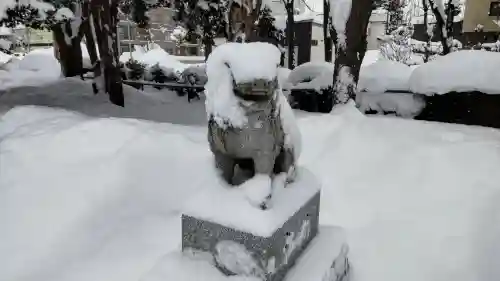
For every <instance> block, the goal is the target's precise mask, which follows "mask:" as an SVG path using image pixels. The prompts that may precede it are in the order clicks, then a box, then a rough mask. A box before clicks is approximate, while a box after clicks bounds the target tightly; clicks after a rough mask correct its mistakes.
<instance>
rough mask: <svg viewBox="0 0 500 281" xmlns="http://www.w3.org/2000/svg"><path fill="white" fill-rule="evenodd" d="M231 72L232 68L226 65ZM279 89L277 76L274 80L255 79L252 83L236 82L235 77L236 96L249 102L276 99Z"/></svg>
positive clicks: (234, 89)
mask: <svg viewBox="0 0 500 281" xmlns="http://www.w3.org/2000/svg"><path fill="white" fill-rule="evenodd" d="M226 66H227V67H228V68H229V70H231V67H230V66H229V65H228V64H226ZM278 88H279V84H278V77H277V75H276V76H275V77H274V78H272V79H266V78H255V79H252V80H250V81H244V82H236V81H235V79H234V77H233V92H234V94H235V95H236V96H237V97H239V98H241V99H243V100H248V101H266V100H270V99H272V98H273V97H274V93H275V91H276V90H277V89H278Z"/></svg>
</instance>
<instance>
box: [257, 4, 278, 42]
mask: <svg viewBox="0 0 500 281" xmlns="http://www.w3.org/2000/svg"><path fill="white" fill-rule="evenodd" d="M275 22H276V19H275V18H274V17H273V15H272V11H271V9H270V8H269V7H268V6H267V5H266V6H264V8H263V9H262V10H261V12H260V14H259V19H258V22H257V26H256V28H257V36H258V37H259V38H261V39H262V40H264V41H267V42H270V43H273V44H275V45H281V44H282V42H283V41H284V39H285V34H284V32H283V30H280V29H278V28H277V27H276V25H275Z"/></svg>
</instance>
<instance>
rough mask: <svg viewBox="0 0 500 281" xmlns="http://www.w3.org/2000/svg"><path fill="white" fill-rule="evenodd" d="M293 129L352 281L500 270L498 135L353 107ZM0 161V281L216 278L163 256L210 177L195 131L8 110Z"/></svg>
mask: <svg viewBox="0 0 500 281" xmlns="http://www.w3.org/2000/svg"><path fill="white" fill-rule="evenodd" d="M175 106H176V105H175V104H172V105H171V107H172V108H174V107H175ZM165 111H168V108H167V109H165ZM191 113H192V112H189V113H186V114H191ZM102 114H105V112H103V113H102ZM299 126H300V128H301V130H302V133H303V137H304V140H303V141H304V151H303V153H302V156H301V159H300V164H301V165H304V166H305V167H307V168H308V169H309V170H312V171H314V173H315V174H316V175H317V176H318V177H319V178H320V179H321V181H322V184H323V185H322V186H323V187H322V192H323V193H322V202H321V214H320V216H321V217H320V220H321V223H322V224H333V225H339V226H342V227H344V228H345V229H346V231H347V238H348V242H349V244H350V255H351V257H350V258H351V261H352V264H353V269H354V273H355V274H354V275H353V281H381V280H384V281H401V280H406V281H422V280H428V281H470V280H498V279H499V278H500V269H499V268H498V266H497V264H496V261H498V260H499V259H500V246H499V245H500V244H499V243H498V237H499V236H500V227H499V225H500V224H499V223H498V222H499V220H500V209H499V205H498V200H500V187H499V185H498V182H499V181H500V175H499V174H498V173H497V169H498V167H500V148H499V146H498V143H499V141H500V132H499V131H497V130H493V129H486V128H475V127H466V126H460V125H447V124H437V123H435V124H431V123H422V122H416V121H406V120H399V119H389V118H367V117H364V116H363V115H362V114H360V113H359V112H358V111H357V110H356V109H355V108H353V107H352V106H351V105H348V106H344V107H339V108H337V109H336V110H335V111H334V112H333V113H332V114H328V115H321V116H320V115H305V116H304V117H302V118H300V119H299ZM0 163H1V164H0V175H1V177H0V225H2V226H3V227H2V231H1V232H0V280H7V281H11V280H12V281H14V280H15V281H18V280H22V281H80V280H81V281H84V280H95V281H107V280H120V281H138V280H141V281H153V280H155V281H157V280H164V278H162V272H165V270H169V269H172V268H176V267H177V266H182V267H183V268H185V269H186V270H192V271H193V272H196V270H202V272H205V273H207V274H208V273H210V276H212V277H213V276H216V278H215V279H209V280H210V281H216V280H220V279H219V278H220V275H218V274H217V273H216V272H215V271H211V269H210V268H208V267H207V266H206V265H200V266H201V267H198V265H196V267H191V265H189V264H187V263H185V262H182V261H181V260H180V259H179V258H176V257H174V256H176V253H177V252H178V251H179V246H180V245H179V243H180V233H181V230H180V217H179V216H180V214H179V210H180V209H181V208H182V205H183V204H184V202H185V201H186V200H187V199H188V198H190V197H191V196H192V195H193V194H196V193H197V192H198V191H200V190H203V189H204V188H206V187H207V186H208V185H209V184H210V183H211V182H212V180H213V170H212V169H211V168H210V167H212V161H211V156H210V152H209V150H208V145H207V141H206V130H205V128H200V127H186V126H177V125H172V124H157V123H152V122H147V121H139V120H133V119H120V118H89V117H87V116H84V115H81V114H76V113H73V112H69V111H64V110H55V109H49V108H39V107H18V108H16V109H13V110H11V111H9V112H8V113H7V114H6V115H4V116H3V117H2V118H1V119H0ZM162 257H164V258H162ZM167 276H168V275H167ZM200 276H204V275H200ZM200 278H201V277H200ZM207 278H208V277H207Z"/></svg>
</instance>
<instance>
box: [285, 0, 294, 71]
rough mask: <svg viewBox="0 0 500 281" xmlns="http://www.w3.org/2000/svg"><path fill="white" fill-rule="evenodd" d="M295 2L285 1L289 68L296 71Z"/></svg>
mask: <svg viewBox="0 0 500 281" xmlns="http://www.w3.org/2000/svg"><path fill="white" fill-rule="evenodd" d="M293 4H294V0H285V9H286V16H287V17H286V42H287V44H288V68H289V69H294V68H295V63H294V58H295V54H294V53H295V32H294V31H295V19H294V14H293V6H294V5H293Z"/></svg>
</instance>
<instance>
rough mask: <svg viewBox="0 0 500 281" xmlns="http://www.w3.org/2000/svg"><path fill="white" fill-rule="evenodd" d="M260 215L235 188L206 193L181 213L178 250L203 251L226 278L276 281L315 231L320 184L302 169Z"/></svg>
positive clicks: (242, 193) (258, 210)
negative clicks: (228, 276)
mask: <svg viewBox="0 0 500 281" xmlns="http://www.w3.org/2000/svg"><path fill="white" fill-rule="evenodd" d="M272 198H273V199H272V200H273V201H272V208H270V209H268V210H265V211H263V210H260V209H258V208H255V207H254V206H253V205H251V204H250V203H249V202H248V200H247V199H246V198H245V192H243V191H242V190H241V189H238V188H228V187H226V186H222V185H221V186H220V188H218V189H215V188H207V189H205V190H204V191H202V192H200V193H199V194H197V196H195V197H194V198H193V199H192V200H190V201H189V202H188V204H187V205H186V206H185V208H184V212H183V216H182V249H183V250H184V251H188V250H191V249H195V250H199V251H204V252H209V253H211V254H212V255H213V256H214V257H215V261H216V264H217V266H218V267H219V268H220V269H221V271H222V272H224V273H226V274H228V275H243V276H253V277H258V278H260V279H265V280H272V281H278V280H282V279H283V277H284V275H285V274H286V272H287V270H288V269H289V268H290V267H291V266H292V265H293V264H294V262H295V260H296V259H297V258H298V257H299V256H300V254H301V253H302V251H303V250H304V249H305V247H306V246H307V245H308V243H309V242H310V241H311V239H313V238H314V237H315V236H316V234H317V232H318V220H319V202H320V184H319V182H318V181H317V179H316V178H315V177H314V175H313V174H312V173H311V172H309V171H308V170H306V169H302V168H300V169H298V171H297V179H296V181H295V182H294V183H291V184H289V185H287V187H286V188H275V189H274V190H273V197H272Z"/></svg>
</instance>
